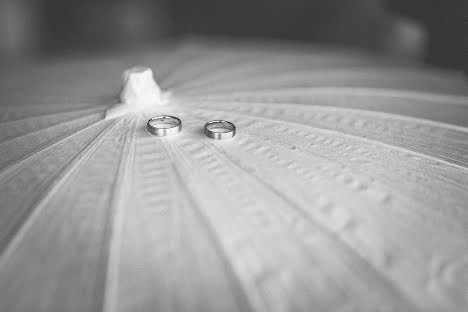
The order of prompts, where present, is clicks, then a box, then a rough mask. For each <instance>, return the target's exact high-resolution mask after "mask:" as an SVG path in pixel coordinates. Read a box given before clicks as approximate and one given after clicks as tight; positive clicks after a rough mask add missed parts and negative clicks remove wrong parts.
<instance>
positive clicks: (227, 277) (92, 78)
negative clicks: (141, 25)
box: [0, 40, 468, 312]
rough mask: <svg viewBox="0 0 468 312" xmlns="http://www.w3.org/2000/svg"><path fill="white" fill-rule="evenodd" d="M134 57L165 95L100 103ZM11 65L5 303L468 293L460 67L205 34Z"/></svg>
mask: <svg viewBox="0 0 468 312" xmlns="http://www.w3.org/2000/svg"><path fill="white" fill-rule="evenodd" d="M137 63H138V64H143V65H146V66H149V67H151V68H152V69H153V71H154V75H155V80H156V82H157V84H158V85H159V87H160V88H161V90H162V94H163V96H164V99H165V100H164V102H165V103H164V105H158V104H155V105H152V106H148V107H145V108H143V109H126V110H124V112H127V114H123V115H121V116H118V117H115V116H114V117H115V118H105V116H106V111H107V114H108V117H109V110H107V109H109V108H112V107H113V108H115V107H116V106H112V105H113V104H114V103H116V102H117V99H118V94H119V91H120V87H121V85H120V84H121V82H120V80H119V77H120V75H121V72H122V71H123V69H125V68H127V67H128V66H130V65H135V64H137ZM0 82H1V87H0V88H1V89H0V91H1V92H0V94H1V96H2V101H1V112H0V120H1V123H0V207H1V208H0V252H1V254H0V311H48V312H50V311H79V312H85V311H98V310H99V311H312V310H313V311H462V310H465V309H467V308H468V296H467V294H468V275H467V274H466V272H467V270H468V209H467V208H468V204H467V203H468V189H467V186H468V129H467V127H468V88H467V84H466V81H465V79H464V78H463V76H462V75H460V74H456V73H453V72H447V71H442V70H439V69H433V68H427V67H423V66H421V65H415V64H408V63H406V62H401V61H398V60H393V59H387V58H384V57H377V56H375V55H370V54H367V53H363V52H357V51H350V50H345V49H331V48H327V47H322V46H305V45H304V46H298V45H292V44H289V45H288V44H284V43H278V42H276V43H268V42H260V43H254V42H234V41H224V42H219V43H217V41H215V42H210V41H205V40H201V41H187V42H185V43H184V42H182V43H168V44H167V45H163V46H161V47H157V48H155V49H154V50H151V51H148V52H147V53H144V54H141V53H140V54H138V56H136V55H135V54H134V53H132V54H131V55H126V56H121V57H118V56H117V57H115V58H112V59H111V58H95V59H91V58H89V57H88V58H84V59H81V60H76V58H74V59H73V60H72V59H65V60H63V61H62V60H60V61H57V62H55V61H54V62H53V63H52V62H51V63H48V64H42V65H40V66H25V67H24V68H22V69H17V70H15V71H14V72H10V73H9V74H8V75H7V74H3V76H2V77H1V78H0ZM161 114H169V115H174V116H177V117H179V118H180V119H181V120H182V122H183V130H182V132H181V133H179V134H178V135H174V136H170V137H164V138H158V137H155V136H153V135H151V134H149V133H148V132H147V131H146V121H147V120H148V119H149V118H150V117H152V116H154V115H161ZM111 117H112V116H111ZM211 119H225V120H229V121H231V122H233V123H234V124H236V126H237V130H238V133H237V136H236V137H235V138H234V139H233V140H226V141H216V140H212V139H209V138H207V137H206V136H204V134H203V125H204V124H205V122H207V121H209V120H211ZM379 309H380V310H379ZM392 309H394V310H392Z"/></svg>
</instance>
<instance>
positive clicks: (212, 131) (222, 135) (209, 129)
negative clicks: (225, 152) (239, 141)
mask: <svg viewBox="0 0 468 312" xmlns="http://www.w3.org/2000/svg"><path fill="white" fill-rule="evenodd" d="M205 135H206V136H207V137H209V138H212V139H215V140H224V139H229V138H233V137H234V136H235V135H236V126H234V124H233V123H231V122H229V121H226V120H212V121H209V122H207V123H206V124H205Z"/></svg>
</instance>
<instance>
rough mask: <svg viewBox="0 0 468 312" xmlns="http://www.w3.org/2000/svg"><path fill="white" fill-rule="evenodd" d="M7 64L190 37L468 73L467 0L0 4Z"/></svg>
mask: <svg viewBox="0 0 468 312" xmlns="http://www.w3.org/2000/svg"><path fill="white" fill-rule="evenodd" d="M0 23H1V25H0V61H2V62H7V63H13V62H18V61H20V62H21V61H25V60H27V59H31V58H37V57H47V56H50V55H57V54H61V53H67V52H79V51H87V52H89V51H108V50H115V49H125V48H129V47H133V48H134V47H137V46H139V45H148V44H151V43H157V42H158V40H161V39H164V38H172V37H178V36H183V35H187V34H189V35H222V36H235V37H242V38H244V37H249V38H255V37H261V38H279V39H288V40H298V41H302V42H312V43H332V44H335V45H349V46H353V47H357V48H362V49H369V50H372V51H375V52H378V53H383V54H388V55H391V56H397V57H404V58H411V59H416V60H422V61H425V62H428V63H430V64H433V65H435V66H439V67H446V68H452V69H460V70H465V71H468V0H81V1H76V0H0Z"/></svg>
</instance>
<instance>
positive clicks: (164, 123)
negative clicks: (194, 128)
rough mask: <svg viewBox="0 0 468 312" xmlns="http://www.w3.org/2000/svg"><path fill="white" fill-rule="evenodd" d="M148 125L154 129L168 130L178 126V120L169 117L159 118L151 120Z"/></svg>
mask: <svg viewBox="0 0 468 312" xmlns="http://www.w3.org/2000/svg"><path fill="white" fill-rule="evenodd" d="M148 124H149V125H150V126H151V127H153V128H156V129H169V128H174V127H177V126H179V125H180V120H178V119H176V118H174V117H170V116H161V117H154V118H151V119H150V120H149V121H148Z"/></svg>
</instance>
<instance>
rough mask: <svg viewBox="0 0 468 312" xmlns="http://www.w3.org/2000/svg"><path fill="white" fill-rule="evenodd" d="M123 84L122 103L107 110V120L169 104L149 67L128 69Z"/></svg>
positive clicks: (123, 75) (123, 76) (124, 74)
mask: <svg viewBox="0 0 468 312" xmlns="http://www.w3.org/2000/svg"><path fill="white" fill-rule="evenodd" d="M122 82H123V86H122V91H121V92H120V103H118V104H116V105H114V106H112V107H111V108H110V109H108V110H107V112H106V118H112V117H117V116H120V115H123V114H126V113H130V112H137V111H141V110H144V109H146V108H151V107H154V106H155V105H162V104H165V103H166V102H167V100H166V99H165V98H166V97H165V96H164V95H165V94H164V92H163V91H161V88H160V87H159V85H158V84H157V83H156V81H155V80H154V76H153V71H152V70H151V68H149V67H144V66H136V67H132V68H129V69H127V70H126V71H124V73H123V74H122Z"/></svg>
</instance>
